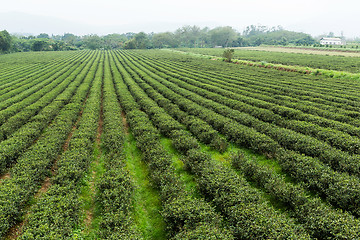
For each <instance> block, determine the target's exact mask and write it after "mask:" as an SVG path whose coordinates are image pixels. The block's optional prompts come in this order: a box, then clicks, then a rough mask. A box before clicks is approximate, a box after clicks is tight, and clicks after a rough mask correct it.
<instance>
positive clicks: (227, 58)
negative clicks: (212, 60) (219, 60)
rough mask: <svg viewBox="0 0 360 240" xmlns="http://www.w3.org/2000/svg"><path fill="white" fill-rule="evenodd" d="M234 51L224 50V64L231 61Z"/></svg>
mask: <svg viewBox="0 0 360 240" xmlns="http://www.w3.org/2000/svg"><path fill="white" fill-rule="evenodd" d="M234 52H235V51H234V49H225V51H224V53H223V57H224V58H225V62H231V59H232V57H233V55H234Z"/></svg>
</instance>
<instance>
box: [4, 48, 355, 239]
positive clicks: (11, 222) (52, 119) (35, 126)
mask: <svg viewBox="0 0 360 240" xmlns="http://www.w3.org/2000/svg"><path fill="white" fill-rule="evenodd" d="M196 51H202V50H201V49H200V50H196ZM204 51H207V50H206V49H205V50H204ZM221 51H223V50H221ZM243 52H253V51H242V52H241V53H243ZM31 54H34V55H33V61H31V59H32V55H31ZM42 54H43V55H44V57H43V58H42V57H41V58H37V56H40V55H36V54H35V53H29V54H24V55H22V54H14V55H7V56H0V66H5V67H4V68H3V70H2V71H1V73H0V99H1V101H0V212H1V215H0V236H1V237H2V238H4V239H16V238H18V239H359V238H360V221H359V217H360V204H359V200H360V101H359V100H360V82H359V81H355V80H339V79H332V78H327V77H324V76H313V75H303V74H299V73H294V72H285V71H278V70H275V69H266V68H254V67H251V66H245V65H236V64H230V63H225V62H221V61H212V60H210V59H204V58H197V57H194V56H190V55H184V54H180V53H175V52H170V51H161V50H133V51H129V50H128V51H104V50H101V51H100V50H97V51H76V52H64V53H61V52H58V53H56V54H55V55H51V54H49V55H46V54H47V53H42ZM296 55H300V54H296ZM271 56H274V55H271ZM271 56H270V55H269V56H268V57H269V58H271ZM301 56H303V54H301ZM309 57H314V58H316V59H315V60H312V61H310V64H315V62H318V60H319V59H320V58H318V57H319V56H318V55H309ZM323 57H328V56H323ZM331 57H332V56H331ZM342 58H344V59H346V60H345V61H344V62H337V61H336V64H330V65H327V66H330V67H334V68H339V69H340V68H341V69H345V70H348V71H354V72H355V73H356V70H355V69H356V68H357V66H358V65H356V66H355V67H354V68H351V67H349V68H348V67H347V66H348V65H347V64H352V62H351V61H350V60H349V61H348V60H347V59H348V58H345V57H342ZM41 59H42V60H41ZM352 59H353V58H352ZM354 59H355V58H354ZM295 60H296V61H299V64H304V62H306V61H307V60H308V58H299V59H294V61H295ZM7 62H12V63H14V64H15V63H16V65H12V64H6V63H7ZM325 62H326V61H325V60H324V62H320V63H319V64H322V66H325V65H324V64H325ZM350 62H351V63H350ZM288 63H289V62H288ZM1 64H3V65H1Z"/></svg>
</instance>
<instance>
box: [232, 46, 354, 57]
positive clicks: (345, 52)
mask: <svg viewBox="0 0 360 240" xmlns="http://www.w3.org/2000/svg"><path fill="white" fill-rule="evenodd" d="M238 49H241V50H255V51H268V52H283V53H303V54H313V55H329V56H344V57H360V50H352V49H351V48H350V49H349V48H348V49H341V48H339V49H337V48H335V49H331V50H327V49H321V48H320V49H319V48H301V47H276V46H259V47H240V48H238Z"/></svg>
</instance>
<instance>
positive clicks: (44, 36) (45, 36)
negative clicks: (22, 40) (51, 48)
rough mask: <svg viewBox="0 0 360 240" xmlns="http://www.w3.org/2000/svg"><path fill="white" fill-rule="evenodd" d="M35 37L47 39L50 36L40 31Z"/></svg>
mask: <svg viewBox="0 0 360 240" xmlns="http://www.w3.org/2000/svg"><path fill="white" fill-rule="evenodd" d="M36 38H47V39H49V38H50V37H49V34H47V33H40V34H39V35H38V36H37V37H36Z"/></svg>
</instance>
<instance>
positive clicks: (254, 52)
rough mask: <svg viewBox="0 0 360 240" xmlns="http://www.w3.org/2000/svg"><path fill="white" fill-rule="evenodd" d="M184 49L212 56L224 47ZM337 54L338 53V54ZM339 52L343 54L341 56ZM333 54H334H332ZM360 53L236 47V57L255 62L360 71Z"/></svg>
mask: <svg viewBox="0 0 360 240" xmlns="http://www.w3.org/2000/svg"><path fill="white" fill-rule="evenodd" d="M181 50H182V51H187V52H193V53H200V54H206V55H212V56H220V57H221V56H222V53H223V51H224V50H223V49H221V48H220V49H219V48H218V49H214V48H205V49H204V48H197V49H193V48H184V49H181ZM336 54H337V55H336ZM339 54H343V55H341V56H339ZM330 55H332V56H330ZM359 57H360V54H359V53H347V52H331V51H316V50H312V51H311V50H302V49H296V48H295V49H290V48H276V47H267V48H266V47H254V48H237V49H235V54H234V58H236V59H240V60H249V61H255V62H269V63H274V64H283V65H292V66H304V67H311V68H319V69H328V70H336V71H346V72H351V73H359V72H360V61H359Z"/></svg>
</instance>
